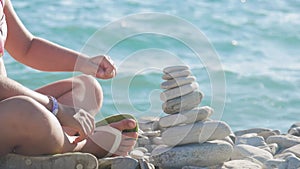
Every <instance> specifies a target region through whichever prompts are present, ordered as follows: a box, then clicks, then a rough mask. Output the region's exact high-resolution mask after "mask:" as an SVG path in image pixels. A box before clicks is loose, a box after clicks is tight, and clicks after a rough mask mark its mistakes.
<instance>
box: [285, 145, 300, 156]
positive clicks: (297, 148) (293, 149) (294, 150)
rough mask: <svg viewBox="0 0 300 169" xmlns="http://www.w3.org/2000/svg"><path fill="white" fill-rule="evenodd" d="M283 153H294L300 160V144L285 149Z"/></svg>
mask: <svg viewBox="0 0 300 169" xmlns="http://www.w3.org/2000/svg"><path fill="white" fill-rule="evenodd" d="M282 153H293V154H294V155H296V157H298V158H300V144H297V145H294V146H292V147H290V148H288V149H285V150H284V151H283V152H282Z"/></svg>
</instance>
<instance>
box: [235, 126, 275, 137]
mask: <svg viewBox="0 0 300 169" xmlns="http://www.w3.org/2000/svg"><path fill="white" fill-rule="evenodd" d="M266 131H272V129H267V128H252V129H246V130H238V131H235V132H234V134H235V135H236V136H242V135H244V134H249V133H256V134H259V133H261V132H266Z"/></svg>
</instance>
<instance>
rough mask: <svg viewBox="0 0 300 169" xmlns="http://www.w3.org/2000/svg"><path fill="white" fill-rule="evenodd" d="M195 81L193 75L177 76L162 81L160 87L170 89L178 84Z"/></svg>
mask: <svg viewBox="0 0 300 169" xmlns="http://www.w3.org/2000/svg"><path fill="white" fill-rule="evenodd" d="M194 81H196V78H195V76H187V77H178V78H174V79H171V80H167V81H165V82H163V83H162V84H161V85H160V87H161V88H162V89H171V88H174V87H178V86H183V85H185V84H189V83H192V82H194Z"/></svg>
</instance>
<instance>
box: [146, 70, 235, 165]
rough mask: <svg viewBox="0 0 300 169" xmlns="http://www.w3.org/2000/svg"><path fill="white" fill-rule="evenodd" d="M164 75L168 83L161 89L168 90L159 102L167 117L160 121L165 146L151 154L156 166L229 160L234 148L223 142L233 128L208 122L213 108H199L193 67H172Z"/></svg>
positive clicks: (199, 97)
mask: <svg viewBox="0 0 300 169" xmlns="http://www.w3.org/2000/svg"><path fill="white" fill-rule="evenodd" d="M163 73H164V75H163V76H162V78H163V79H164V80H165V81H164V82H163V83H162V84H161V88H162V89H165V90H164V91H163V92H162V93H161V95H160V99H161V100H162V101H163V102H164V103H163V105H162V109H163V111H164V112H165V113H166V114H168V115H166V116H164V117H161V118H160V119H159V126H160V127H161V128H162V130H163V133H162V141H163V143H164V145H161V146H158V147H157V148H155V149H154V150H153V151H152V157H153V159H154V162H155V163H156V164H155V165H157V166H159V167H161V168H164V169H168V168H172V169H176V168H180V169H181V168H182V167H184V166H211V165H216V164H220V163H223V162H224V161H227V160H228V159H229V158H230V153H231V152H232V151H233V148H232V145H231V144H230V143H228V142H226V141H224V139H225V138H226V137H228V136H229V135H230V134H231V129H230V127H229V126H228V125H227V124H226V123H225V122H222V121H214V120H209V119H208V117H209V116H210V115H211V114H212V113H213V109H212V108H211V107H209V106H203V107H199V104H200V103H201V100H202V98H203V94H202V92H201V91H199V89H198V88H199V85H198V83H197V82H196V78H195V76H193V75H192V72H191V70H190V68H189V67H188V66H185V65H183V66H171V67H167V68H165V69H163ZM225 140H226V139H225ZM170 157H172V158H170Z"/></svg>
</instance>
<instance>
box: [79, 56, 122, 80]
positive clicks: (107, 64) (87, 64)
mask: <svg viewBox="0 0 300 169" xmlns="http://www.w3.org/2000/svg"><path fill="white" fill-rule="evenodd" d="M79 69H80V71H81V72H82V73H85V74H88V75H93V76H95V77H97V78H101V79H110V78H113V77H115V76H116V73H117V69H116V67H115V65H114V63H113V61H112V60H111V59H110V57H109V56H105V55H100V56H96V57H93V58H88V59H87V60H86V61H84V64H83V65H81V66H80V68H79Z"/></svg>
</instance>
